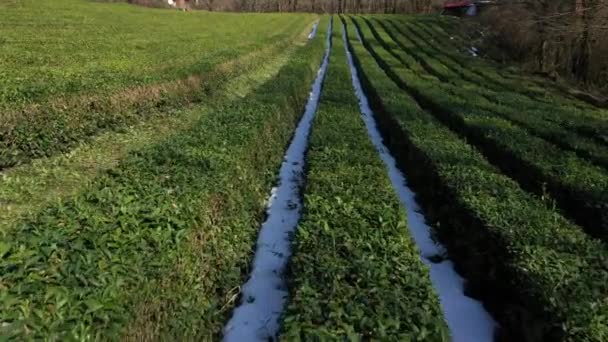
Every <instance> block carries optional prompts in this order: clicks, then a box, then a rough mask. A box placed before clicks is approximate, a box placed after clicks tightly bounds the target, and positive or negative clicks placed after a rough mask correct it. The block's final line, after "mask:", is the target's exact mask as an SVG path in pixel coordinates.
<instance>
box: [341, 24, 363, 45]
mask: <svg viewBox="0 0 608 342" xmlns="http://www.w3.org/2000/svg"><path fill="white" fill-rule="evenodd" d="M353 27H354V28H355V34H357V39H358V40H359V43H361V44H363V39H361V32H359V26H357V25H353ZM342 28H343V29H344V23H342Z"/></svg>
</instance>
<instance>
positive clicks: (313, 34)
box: [308, 20, 319, 40]
mask: <svg viewBox="0 0 608 342" xmlns="http://www.w3.org/2000/svg"><path fill="white" fill-rule="evenodd" d="M318 26H319V21H318V20H317V21H315V23H314V24H312V30H311V31H310V33H309V34H308V39H309V40H310V39H313V38H314V37H315V36H316V35H317V27H318Z"/></svg>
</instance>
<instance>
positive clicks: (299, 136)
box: [224, 21, 332, 342]
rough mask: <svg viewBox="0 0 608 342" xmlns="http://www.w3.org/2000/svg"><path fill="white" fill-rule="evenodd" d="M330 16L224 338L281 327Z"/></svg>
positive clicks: (254, 336) (245, 337) (271, 334)
mask: <svg viewBox="0 0 608 342" xmlns="http://www.w3.org/2000/svg"><path fill="white" fill-rule="evenodd" d="M331 32H332V21H330V23H329V28H328V34H327V47H326V50H325V56H324V57H323V62H322V64H321V68H320V69H319V72H318V73H317V78H316V79H315V82H314V84H313V86H312V91H311V93H310V97H309V98H308V103H307V104H306V109H305V111H304V115H303V116H302V119H301V120H300V123H299V124H298V127H297V128H296V131H295V134H294V137H293V140H292V141H291V144H290V145H289V148H288V149H287V152H286V154H285V157H284V160H283V163H282V165H281V169H280V171H279V180H278V184H277V186H276V187H274V188H273V189H272V190H271V195H270V198H269V201H268V202H269V203H268V207H267V209H266V212H267V214H268V218H267V219H266V221H265V222H264V223H263V224H262V228H261V230H260V235H259V236H258V242H257V250H256V252H255V257H254V261H253V265H252V271H251V275H250V278H249V280H248V281H247V282H246V283H245V285H243V288H242V293H241V294H242V299H241V303H240V305H239V306H238V307H237V308H236V309H235V310H234V312H233V316H232V318H231V319H230V321H229V322H228V324H227V325H226V327H225V328H224V341H227V342H232V341H234V342H242V341H260V342H261V341H268V340H272V339H274V338H275V335H276V334H277V332H278V330H279V318H280V316H281V313H282V311H283V306H284V304H285V301H286V299H287V296H288V292H287V285H286V283H285V279H284V278H283V272H284V271H285V267H286V266H287V261H288V259H289V257H290V255H291V242H290V236H291V235H292V234H293V232H294V231H295V229H296V226H297V224H298V221H299V219H300V208H301V206H302V203H301V199H300V187H301V185H302V178H303V174H304V166H305V153H306V150H307V146H308V136H309V133H310V127H311V125H312V121H313V119H314V116H315V112H316V110H317V106H318V103H319V96H320V93H321V87H322V85H323V79H324V78H325V73H326V70H327V65H328V62H329V53H330V46H331Z"/></svg>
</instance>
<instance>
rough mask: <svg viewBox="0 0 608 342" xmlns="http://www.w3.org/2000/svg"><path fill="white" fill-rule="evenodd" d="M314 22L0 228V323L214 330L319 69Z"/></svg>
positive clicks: (49, 329)
mask: <svg viewBox="0 0 608 342" xmlns="http://www.w3.org/2000/svg"><path fill="white" fill-rule="evenodd" d="M322 25H323V24H322ZM322 25H321V26H322ZM322 30H323V29H322V28H320V31H321V32H320V37H319V36H318V37H317V38H316V39H315V40H313V41H312V42H311V43H309V44H308V45H306V46H302V47H300V48H298V51H297V52H296V54H295V57H294V58H293V59H292V60H291V63H290V64H288V65H286V66H285V67H284V68H283V69H282V70H281V71H280V72H279V73H278V75H277V76H276V77H274V78H273V79H271V80H269V81H268V82H266V83H265V84H264V85H263V86H261V87H260V88H259V89H257V90H256V91H255V92H254V93H252V94H251V95H249V96H247V97H245V98H244V99H243V100H241V101H237V102H234V103H227V104H223V105H220V106H218V107H217V108H215V110H213V111H212V112H210V113H209V114H207V115H204V116H202V117H201V119H200V120H199V121H198V123H196V124H195V125H194V126H193V127H192V128H191V129H188V130H186V131H184V132H182V133H180V134H177V135H174V136H172V137H170V138H168V139H166V140H165V141H162V142H159V143H157V144H155V145H151V146H149V147H148V148H146V149H143V150H139V151H137V152H136V153H133V154H131V155H129V157H128V158H126V159H124V160H123V161H122V162H121V163H120V165H119V166H118V167H116V168H115V169H112V170H111V171H109V172H108V173H107V174H105V175H103V176H101V177H100V178H99V179H98V180H97V181H96V182H95V183H93V184H92V185H91V186H89V187H88V189H87V191H86V192H83V194H82V195H79V196H77V197H76V198H73V199H70V200H67V201H64V202H61V203H59V204H56V205H53V206H51V207H49V208H47V209H45V210H43V211H41V212H40V213H39V214H38V215H36V216H35V217H33V218H31V219H28V220H27V221H25V222H23V223H22V224H20V225H19V226H18V227H16V228H15V229H12V230H10V231H9V232H8V233H7V234H6V235H5V236H3V238H2V243H1V245H0V274H2V282H1V283H0V284H1V291H0V322H1V325H0V334H1V335H2V336H4V337H8V338H17V339H24V338H25V339H28V338H33V339H37V338H48V339H100V338H104V339H118V338H121V337H122V338H126V339H135V340H141V339H160V340H174V339H175V340H201V339H203V340H209V339H212V338H217V336H218V334H219V332H220V330H221V327H222V326H223V323H224V320H225V319H226V315H227V313H228V312H230V310H231V308H232V306H233V304H234V302H235V300H236V293H235V292H234V291H235V289H238V286H239V285H240V284H241V283H242V281H243V278H244V277H245V275H246V273H247V268H248V265H249V259H250V258H249V257H250V255H251V254H252V247H253V245H254V241H255V238H256V236H257V229H258V227H259V225H260V223H261V221H262V220H263V212H264V207H265V203H264V201H265V198H266V196H267V194H268V189H270V187H271V186H272V184H273V182H274V181H275V174H276V170H277V169H278V165H280V163H281V159H282V156H283V153H284V149H285V146H286V145H287V143H288V142H289V139H290V137H291V134H292V132H293V129H294V127H295V124H296V122H297V121H298V119H299V117H300V116H301V113H302V111H303V107H304V103H305V101H306V99H307V94H308V89H309V87H310V84H311V82H312V80H313V79H314V77H315V74H316V71H317V69H318V66H319V61H320V59H321V56H322V54H323V51H324V46H323V45H324V39H323V37H322V35H323V31H322Z"/></svg>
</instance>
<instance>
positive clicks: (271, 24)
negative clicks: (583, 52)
mask: <svg viewBox="0 0 608 342" xmlns="http://www.w3.org/2000/svg"><path fill="white" fill-rule="evenodd" d="M0 12H1V13H2V15H1V16H2V20H0V91H1V93H0V118H1V119H2V120H0V121H1V123H0V339H2V340H4V339H7V340H30V339H31V340H37V339H48V340H100V339H101V340H105V339H110V340H115V339H123V340H204V341H211V340H219V339H221V337H222V331H223V330H222V329H223V327H224V326H225V324H226V323H227V322H228V320H229V319H230V317H231V313H233V311H234V309H235V308H236V307H237V306H238V305H239V303H241V302H249V303H251V302H253V301H255V300H256V298H245V297H247V296H246V295H242V293H241V290H242V285H243V284H244V283H245V281H246V280H248V277H249V276H250V272H251V270H252V268H253V266H252V261H253V260H255V259H254V257H255V253H256V250H257V249H256V246H257V245H256V241H257V242H258V243H259V241H261V240H257V239H258V237H259V235H260V233H259V229H260V226H261V225H262V224H263V223H264V222H265V220H266V219H267V216H268V213H269V211H267V210H269V207H270V206H272V205H285V208H287V209H288V210H301V212H300V214H301V219H300V221H299V225H298V229H297V230H296V232H295V234H289V235H288V236H285V237H284V238H285V239H286V240H287V241H289V242H290V243H291V246H292V248H293V253H292V257H291V259H290V260H289V264H288V270H287V271H286V272H284V274H283V272H282V271H281V272H280V273H281V274H280V276H281V277H282V279H284V280H285V282H284V284H281V285H276V284H274V286H278V287H281V289H283V288H284V290H285V291H287V292H288V293H289V297H288V298H287V300H286V304H285V308H284V312H283V313H282V315H281V318H280V320H278V321H277V322H278V323H279V324H280V326H281V328H280V330H279V331H278V332H275V333H272V335H275V334H276V335H277V336H276V337H277V338H279V339H280V340H285V341H292V340H294V341H298V340H300V341H309V340H322V341H326V340H327V341H339V340H340V341H341V340H383V341H384V340H386V341H389V340H390V341H403V340H409V341H449V340H451V337H454V336H455V332H456V329H458V328H459V327H458V326H455V324H456V325H457V324H458V322H457V321H456V323H455V321H454V320H453V319H450V317H454V316H461V317H466V318H467V319H468V320H473V318H472V317H473V316H474V315H472V314H471V312H470V311H469V312H466V311H463V310H464V309H463V308H462V307H458V305H454V303H452V302H450V300H446V298H451V297H449V295H447V296H446V292H445V291H446V288H445V287H442V286H440V284H441V282H438V280H437V279H441V278H442V277H445V273H441V271H438V270H440V268H439V266H438V265H443V266H442V267H452V265H453V268H452V271H454V270H455V272H457V273H458V274H459V275H460V276H462V277H463V278H464V279H465V281H464V284H465V285H463V286H464V290H461V289H462V287H456V288H454V287H452V288H450V289H449V291H451V294H452V295H453V294H454V293H456V295H457V296H460V297H465V298H467V300H472V301H474V302H475V303H477V304H479V308H480V310H481V312H483V313H485V314H487V315H488V317H490V315H491V317H493V319H494V321H495V322H496V324H497V325H496V331H495V337H496V340H497V341H526V342H537V341H538V342H541V341H572V342H574V341H585V342H586V341H588V342H592V341H606V340H608V301H607V299H606V298H608V268H607V265H608V249H607V247H608V246H607V245H606V244H607V243H608V136H607V135H606V132H607V131H608V113H607V112H606V110H602V109H598V108H595V107H593V106H592V105H590V104H588V103H585V102H581V101H579V100H577V99H574V98H571V97H569V96H568V95H566V94H563V93H561V91H560V90H559V89H557V88H555V87H552V86H551V85H550V84H544V83H543V81H542V80H539V79H536V78H534V77H531V76H526V75H523V74H521V73H517V72H514V71H513V70H512V69H505V68H498V67H496V66H495V65H493V64H492V63H491V62H488V61H485V60H483V59H481V58H478V57H473V56H471V54H470V51H469V48H470V47H469V46H467V45H466V42H465V41H463V40H462V39H461V38H460V37H455V36H452V35H450V34H449V33H448V32H453V30H452V27H453V25H456V22H455V21H453V20H445V19H443V18H441V17H434V16H397V15H356V16H350V15H340V16H339V15H335V16H334V17H333V24H334V25H333V31H332V32H328V31H327V29H328V27H331V26H329V25H328V23H329V20H330V17H329V16H328V15H322V16H319V15H313V14H281V15H279V14H235V13H209V12H196V11H191V12H179V11H173V10H161V9H148V8H142V7H137V6H131V5H127V4H124V3H105V2H104V3H101V2H94V1H85V0H57V1H42V2H41V1H33V0H9V1H2V2H0ZM317 20H319V25H318V31H317V35H316V37H313V38H310V39H309V38H308V33H309V32H310V29H311V27H312V25H313V23H314V22H315V21H317ZM343 28H344V29H345V31H344V32H345V36H344V40H343V39H342V37H343V36H342V33H343V31H342V29H343ZM328 34H329V35H331V38H332V39H331V40H330V41H331V43H332V44H331V49H330V50H328V51H330V54H329V56H330V57H329V67H328V69H327V70H328V71H327V74H326V76H325V79H324V81H322V82H324V83H323V84H322V85H323V86H322V90H321V93H320V97H319V98H318V99H319V104H318V107H316V117H314V121H312V130H311V133H310V136H309V138H308V139H309V141H308V142H307V143H308V147H307V152H306V155H305V156H306V157H305V161H303V162H304V163H305V165H304V166H303V169H304V170H306V171H305V174H303V177H304V178H305V180H304V181H303V184H302V187H301V193H302V209H300V208H299V205H296V204H294V203H291V202H290V203H279V204H277V203H274V202H273V201H274V200H275V197H273V196H275V195H276V194H275V191H276V189H277V182H278V181H277V174H278V171H279V167H280V166H281V165H282V163H283V162H285V163H290V162H289V160H288V159H285V157H284V154H285V152H286V150H287V148H288V146H289V145H290V142H291V139H292V137H293V136H294V132H296V131H297V132H300V131H299V128H298V127H300V126H299V125H298V122H299V120H300V118H301V117H302V114H303V113H304V110H305V107H308V105H307V103H310V101H311V99H314V98H315V96H316V95H314V92H312V93H311V91H310V90H311V85H312V84H313V81H314V80H315V79H316V78H317V77H318V70H319V66H320V65H321V60H322V57H323V55H324V52H325V51H326V50H325V49H326V46H325V44H326V38H328V36H327V35H328ZM347 51H348V53H347ZM348 56H352V60H353V61H354V68H355V70H356V71H357V72H356V73H352V69H351V68H350V67H349V61H350V59H348V58H347V57H348ZM352 74H358V77H359V78H360V80H361V83H362V90H361V91H359V92H355V89H354V88H353V85H355V84H356V81H355V79H356V77H353V78H352V79H351V76H352ZM355 88H356V85H355ZM361 94H365V95H367V99H369V103H368V102H367V101H366V100H363V99H364V96H363V97H362V96H361ZM367 105H369V107H371V109H372V110H373V113H369V111H368V110H366V109H365V108H366V106H367ZM370 120H371V121H370ZM374 120H375V123H377V127H378V129H379V133H380V134H381V138H383V143H384V145H385V146H386V147H383V146H380V145H381V144H382V142H381V143H380V145H379V144H378V141H379V140H381V139H380V138H378V139H375V140H374V138H373V134H372V133H370V132H371V131H370V124H369V123H370V122H374ZM370 137H371V138H370ZM379 146H380V147H379ZM386 156H391V158H393V157H394V160H393V159H390V160H393V164H394V163H395V162H396V164H397V166H398V168H399V170H397V169H391V166H390V165H389V164H388V163H387V161H386V160H387V159H386V158H387V157H386ZM391 170H393V171H391ZM396 173H398V175H399V177H401V176H404V177H405V178H406V181H403V179H402V178H395V174H396ZM294 178H297V177H294ZM395 179H399V181H398V182H401V183H404V184H396V181H395ZM401 186H402V187H406V186H409V187H410V188H411V190H412V191H414V192H415V194H414V195H415V196H414V195H412V199H411V201H417V203H420V207H421V208H422V210H421V212H420V213H418V212H416V210H417V209H416V210H413V209H411V208H412V207H411V206H408V203H406V201H405V200H403V197H402V192H401V190H399V189H400V187H401ZM415 207H416V208H417V205H416V206H415ZM419 217H421V218H419ZM417 220H422V221H424V220H426V224H428V226H430V228H429V227H427V228H426V229H427V234H428V229H431V231H432V238H433V239H434V242H433V241H431V238H430V237H429V241H430V242H429V243H430V244H431V245H432V247H434V249H433V251H437V252H433V253H428V250H429V249H428V245H424V243H421V242H420V241H421V240H420V236H419V235H417V234H419V233H417V231H416V229H415V228H414V227H415V226H416V225H419V222H418V221H417ZM277 222H278V221H277ZM423 223H424V222H423ZM425 226H426V225H425ZM435 243H436V244H435ZM435 247H436V248H435ZM284 260H287V259H284ZM262 266H264V265H262ZM256 267H260V265H257V266H256ZM262 270H264V268H263V267H262ZM437 272H439V273H437ZM273 276H274V277H275V279H276V274H274V275H273ZM271 285H272V284H271ZM241 297H243V298H241ZM481 303H483V305H482V304H481ZM262 306H263V305H262ZM459 310H460V311H459ZM255 318H256V319H260V320H263V319H265V317H264V316H263V315H261V316H260V317H255ZM478 324H484V323H482V322H479V323H478ZM485 324H489V323H485ZM488 327H489V328H488V329H487V331H489V332H491V331H492V329H494V328H495V326H493V325H492V324H489V325H488ZM461 331H462V330H461Z"/></svg>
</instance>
